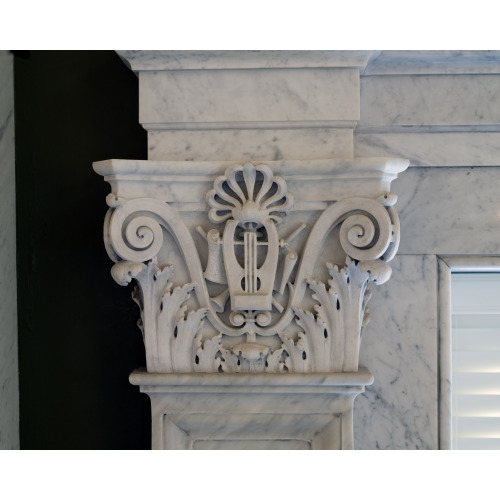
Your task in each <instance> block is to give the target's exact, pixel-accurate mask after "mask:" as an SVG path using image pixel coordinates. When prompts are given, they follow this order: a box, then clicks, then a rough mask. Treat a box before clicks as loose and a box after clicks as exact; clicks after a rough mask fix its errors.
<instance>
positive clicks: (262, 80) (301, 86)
mask: <svg viewBox="0 0 500 500" xmlns="http://www.w3.org/2000/svg"><path fill="white" fill-rule="evenodd" d="M139 107H140V109H139V121H140V122H141V124H142V125H143V126H144V127H145V128H146V129H148V130H151V129H162V128H173V129H178V128H183V127H184V128H197V127H198V128H200V127H201V128H207V127H212V128H224V127H232V126H234V124H240V125H239V126H240V127H241V126H242V124H244V126H245V128H255V127H259V126H260V127H262V124H263V123H264V124H265V127H266V128H268V127H269V126H270V125H271V124H270V123H269V122H271V123H273V122H278V123H284V124H287V123H290V122H320V123H324V122H328V123H330V125H331V126H333V124H334V123H336V122H346V121H347V122H353V121H355V120H358V119H359V71H358V70H357V69H350V68H347V69H330V68H328V69H322V68H320V69H310V68H309V69H288V68H286V69H254V70H251V71H249V70H238V69H234V70H233V69H228V70H199V71H198V70H192V71H151V72H141V73H140V74H139ZM341 124H342V123H341ZM353 126H354V124H352V127H353Z"/></svg>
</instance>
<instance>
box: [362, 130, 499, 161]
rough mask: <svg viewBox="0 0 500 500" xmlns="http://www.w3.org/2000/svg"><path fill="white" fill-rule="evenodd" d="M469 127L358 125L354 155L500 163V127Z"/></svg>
mask: <svg viewBox="0 0 500 500" xmlns="http://www.w3.org/2000/svg"><path fill="white" fill-rule="evenodd" d="M496 128H498V127H494V129H493V130H489V131H488V129H486V130H482V129H481V128H479V127H467V128H466V129H464V130H458V129H455V130H453V129H451V130H450V128H444V127H440V128H436V129H435V130H434V131H433V130H432V129H421V128H415V129H412V130H407V131H406V132H405V131H401V130H400V131H398V132H390V131H386V132H384V133H383V132H371V131H370V129H368V130H366V129H365V130H364V131H363V130H362V129H358V130H357V131H356V134H355V136H354V156H357V157H358V156H359V157H362V156H395V157H401V158H410V166H411V167H487V166H498V164H499V163H500V130H495V129H496Z"/></svg>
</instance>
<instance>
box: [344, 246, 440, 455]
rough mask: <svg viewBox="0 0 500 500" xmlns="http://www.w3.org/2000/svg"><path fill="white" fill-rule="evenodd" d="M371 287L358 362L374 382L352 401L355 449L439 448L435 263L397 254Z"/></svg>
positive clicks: (418, 257)
mask: <svg viewBox="0 0 500 500" xmlns="http://www.w3.org/2000/svg"><path fill="white" fill-rule="evenodd" d="M393 263H394V264H393V275H392V277H391V280H390V281H389V282H387V283H386V284H385V285H384V286H383V287H377V288H375V289H374V290H373V296H372V298H371V300H370V306H371V307H372V308H373V309H372V310H373V311H377V312H382V314H372V320H371V322H370V323H368V325H367V326H366V328H365V330H364V332H363V338H362V341H361V351H360V362H361V363H362V364H364V365H367V366H369V367H370V370H371V371H372V372H373V376H374V383H373V385H372V386H370V387H367V389H366V392H365V393H364V394H362V395H360V396H358V398H356V400H355V403H354V436H355V447H356V449H382V450H388V449H392V450H394V449H420V450H421V449H437V448H438V310H437V290H438V288H437V286H438V284H437V271H438V269H437V261H436V257H435V256H434V255H428V256H425V255H398V256H396V257H395V258H394V260H393Z"/></svg>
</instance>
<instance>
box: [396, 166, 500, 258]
mask: <svg viewBox="0 0 500 500" xmlns="http://www.w3.org/2000/svg"><path fill="white" fill-rule="evenodd" d="M394 186H395V187H394V189H395V190H396V192H397V193H398V195H399V198H398V210H399V214H400V219H401V228H402V229H401V232H402V240H401V246H400V248H399V254H437V255H495V254H498V253H500V239H499V238H498V234H499V232H500V200H499V198H498V169H497V168H491V167H483V168H474V167H471V168H465V167H464V168H439V169H432V168H411V169H409V170H408V171H407V172H405V175H404V176H401V177H399V178H398V179H397V180H396V181H395V182H394Z"/></svg>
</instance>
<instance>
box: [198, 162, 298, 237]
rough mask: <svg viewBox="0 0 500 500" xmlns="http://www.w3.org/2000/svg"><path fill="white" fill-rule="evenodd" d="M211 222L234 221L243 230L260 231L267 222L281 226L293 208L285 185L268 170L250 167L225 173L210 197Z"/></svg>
mask: <svg viewBox="0 0 500 500" xmlns="http://www.w3.org/2000/svg"><path fill="white" fill-rule="evenodd" d="M207 203H208V204H209V205H210V207H211V209H210V211H209V212H208V216H209V218H210V220H211V221H212V222H215V223H221V222H225V221H227V220H228V219H230V218H232V219H234V220H235V221H236V222H238V223H240V224H242V225H243V226H248V227H254V228H259V227H261V226H262V225H263V224H264V221H266V220H272V221H274V222H275V223H278V222H280V221H281V220H282V218H283V216H284V215H286V214H287V213H288V212H289V211H290V209H291V208H292V205H293V197H292V195H291V194H290V193H288V192H287V188H286V182H285V180H284V179H282V178H281V177H277V176H273V173H272V172H271V170H270V169H269V167H267V166H265V165H258V166H254V165H252V164H251V163H247V164H245V165H238V166H236V167H232V168H229V169H227V170H226V172H225V174H224V175H223V176H221V177H219V178H218V179H216V181H215V183H214V189H212V190H211V191H209V192H208V194H207Z"/></svg>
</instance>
